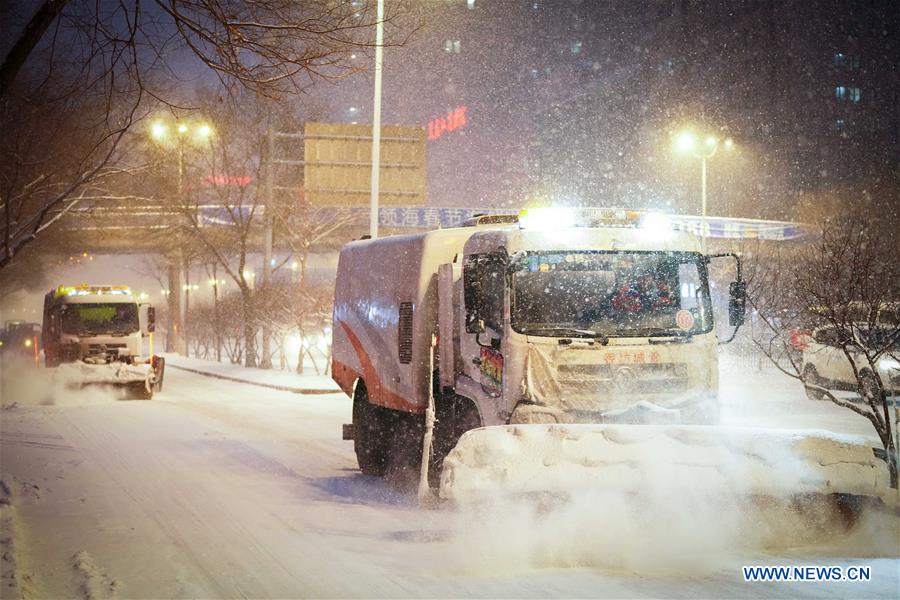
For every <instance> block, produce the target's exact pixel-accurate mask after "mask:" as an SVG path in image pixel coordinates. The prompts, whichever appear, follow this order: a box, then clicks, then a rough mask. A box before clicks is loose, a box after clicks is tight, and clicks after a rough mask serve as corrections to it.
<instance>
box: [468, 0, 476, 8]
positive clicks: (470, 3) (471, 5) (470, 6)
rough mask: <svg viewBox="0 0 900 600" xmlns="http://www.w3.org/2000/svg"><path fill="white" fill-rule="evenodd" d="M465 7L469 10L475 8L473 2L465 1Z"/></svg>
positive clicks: (473, 0) (472, 0)
mask: <svg viewBox="0 0 900 600" xmlns="http://www.w3.org/2000/svg"><path fill="white" fill-rule="evenodd" d="M466 7H467V8H468V9H469V10H472V9H473V8H475V0H466Z"/></svg>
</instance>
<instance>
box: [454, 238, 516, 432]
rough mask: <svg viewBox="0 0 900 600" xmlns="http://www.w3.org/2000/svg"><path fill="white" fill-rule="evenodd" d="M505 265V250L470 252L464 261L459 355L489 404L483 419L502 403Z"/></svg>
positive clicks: (506, 263) (468, 374)
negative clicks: (481, 252)
mask: <svg viewBox="0 0 900 600" xmlns="http://www.w3.org/2000/svg"><path fill="white" fill-rule="evenodd" d="M507 265H508V257H507V255H506V253H505V252H497V253H488V254H473V255H470V256H468V257H466V260H465V262H464V264H463V296H464V304H465V331H464V332H463V333H462V335H461V336H460V354H461V358H462V362H463V368H464V370H465V375H467V376H468V377H469V379H471V381H473V382H474V383H475V384H477V386H478V388H479V389H478V390H477V391H479V392H480V394H479V395H480V396H481V399H483V400H486V401H488V403H489V404H491V405H492V406H490V407H482V417H483V418H485V419H486V420H487V419H489V418H491V417H489V416H488V415H489V414H490V415H496V414H497V411H498V409H499V407H500V406H501V405H502V402H501V400H502V393H503V372H504V354H503V331H504V305H505V301H506V278H507V271H508V269H507ZM473 399H474V398H473ZM476 401H477V400H476ZM485 408H487V409H488V410H484V409H485Z"/></svg>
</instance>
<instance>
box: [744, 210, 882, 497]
mask: <svg viewBox="0 0 900 600" xmlns="http://www.w3.org/2000/svg"><path fill="white" fill-rule="evenodd" d="M870 214H871V213H869V212H867V211H859V212H854V213H851V214H845V215H842V216H838V217H832V218H830V219H828V220H825V221H823V222H822V223H821V225H820V227H819V230H818V235H817V236H816V237H815V239H814V241H812V242H810V243H808V244H804V245H797V246H790V245H788V246H782V247H781V249H780V251H777V252H776V251H770V252H768V253H765V254H764V255H758V256H756V257H755V259H754V260H753V261H752V263H751V265H750V273H749V276H748V281H749V284H748V299H749V302H750V304H751V306H752V307H753V309H754V310H755V312H756V317H757V320H758V322H759V323H761V324H762V326H761V327H757V328H756V329H755V330H754V343H755V344H756V346H757V347H758V348H759V349H760V350H761V351H762V352H763V353H764V354H765V355H766V356H767V357H769V358H770V359H771V361H772V362H773V363H774V365H775V366H776V367H777V368H778V369H779V370H781V371H782V372H783V373H785V374H787V375H789V376H791V377H793V378H795V379H798V380H800V381H801V382H802V383H803V385H804V386H805V387H806V389H807V393H808V394H809V395H810V397H811V398H821V399H827V400H829V401H830V402H832V403H833V404H835V405H837V406H840V407H843V408H846V409H847V410H850V411H852V412H854V413H856V414H858V415H860V416H862V417H865V418H866V419H868V420H869V422H870V423H871V424H872V427H873V428H874V429H875V432H876V434H877V436H878V438H879V440H880V442H881V444H882V446H883V448H884V452H885V460H886V462H887V466H888V469H889V473H890V482H891V486H892V487H894V488H896V487H897V455H896V450H897V449H896V448H895V443H894V439H893V434H892V423H891V414H890V409H889V406H890V401H889V398H890V397H891V396H892V395H893V394H898V393H900V370H898V369H897V367H898V360H900V314H898V307H900V304H898V300H900V261H898V259H897V254H896V253H897V241H896V237H895V236H896V231H897V230H896V229H894V228H893V227H892V226H891V225H895V224H896V220H895V219H890V218H888V219H886V222H885V221H884V220H883V221H881V222H875V221H873V220H871V218H870ZM882 214H883V216H888V215H885V214H884V213H882ZM888 214H889V213H888ZM811 331H816V332H817V333H816V335H817V336H819V333H818V332H819V331H822V332H827V335H826V334H825V333H822V334H821V336H820V337H818V339H815V340H814V342H815V344H816V346H815V348H816V349H818V351H819V352H820V353H828V356H827V357H826V358H827V359H828V360H835V361H843V365H844V367H845V368H844V371H845V372H847V371H849V372H850V373H852V382H853V384H852V387H853V388H855V391H856V395H857V396H858V399H854V398H852V397H850V398H848V397H847V396H846V395H844V394H841V393H840V392H839V391H838V389H839V388H840V387H841V382H840V381H835V380H833V379H830V378H829V377H827V376H826V374H825V373H821V372H819V369H821V367H819V369H817V367H816V364H815V363H816V361H817V357H816V356H815V355H813V354H812V353H811V352H812V350H813V348H811V347H810V346H809V344H810V340H808V339H806V338H805V336H806V335H808V333H809V332H811ZM803 346H806V349H805V350H804V349H803ZM846 367H849V369H847V368H846Z"/></svg>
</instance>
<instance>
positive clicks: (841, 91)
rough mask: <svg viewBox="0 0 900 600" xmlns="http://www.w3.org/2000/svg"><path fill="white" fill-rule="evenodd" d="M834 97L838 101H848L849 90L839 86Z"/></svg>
mask: <svg viewBox="0 0 900 600" xmlns="http://www.w3.org/2000/svg"><path fill="white" fill-rule="evenodd" d="M834 97H835V98H837V99H838V100H844V99H846V98H847V88H845V87H844V86H842V85H839V86H837V87H836V88H834Z"/></svg>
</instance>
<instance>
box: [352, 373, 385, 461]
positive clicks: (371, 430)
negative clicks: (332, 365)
mask: <svg viewBox="0 0 900 600" xmlns="http://www.w3.org/2000/svg"><path fill="white" fill-rule="evenodd" d="M391 416H392V415H390V413H389V412H388V411H387V410H386V409H384V408H382V407H380V406H375V405H373V404H370V403H369V393H368V392H367V391H366V384H365V383H364V382H363V381H360V382H359V383H358V384H357V385H356V389H355V390H354V391H353V450H354V451H355V452H356V461H357V462H358V463H359V470H360V471H362V473H363V475H373V476H375V477H383V476H384V474H385V473H386V472H387V458H388V451H389V450H390V448H391V443H392V442H393V437H394V431H393V429H394V427H393V423H392V419H391Z"/></svg>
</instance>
